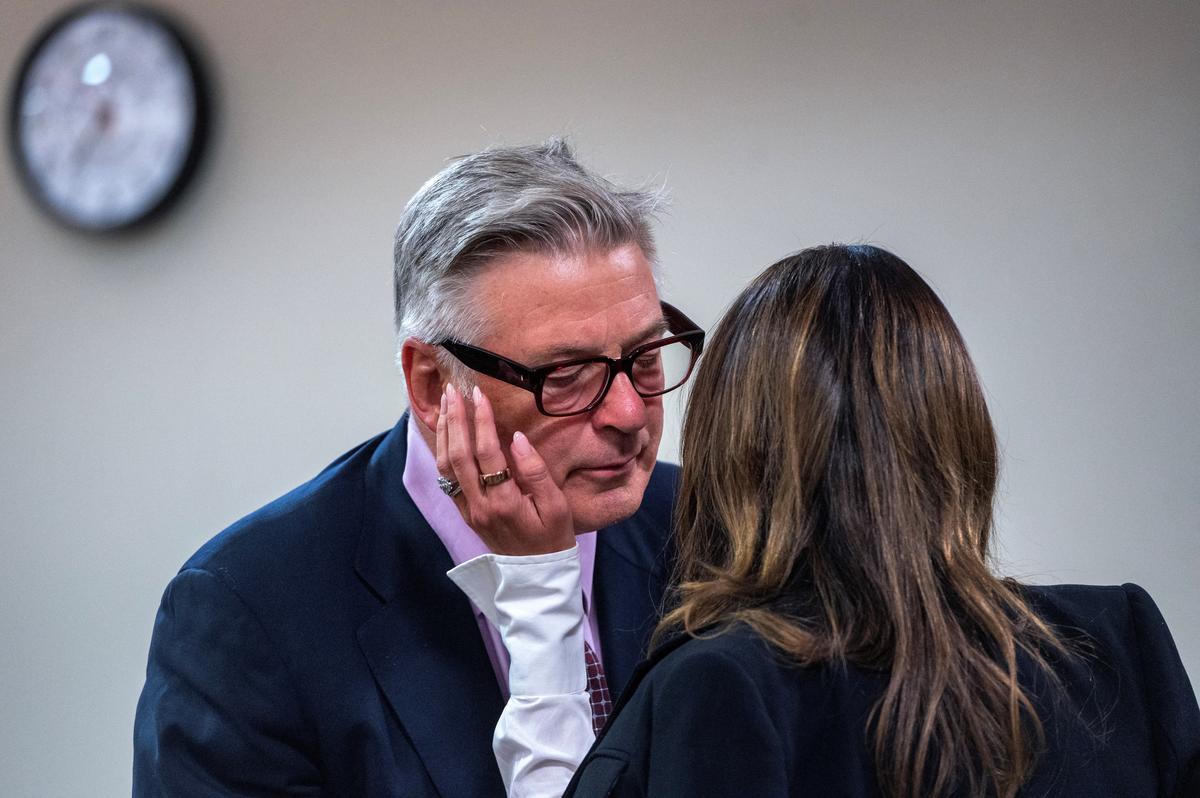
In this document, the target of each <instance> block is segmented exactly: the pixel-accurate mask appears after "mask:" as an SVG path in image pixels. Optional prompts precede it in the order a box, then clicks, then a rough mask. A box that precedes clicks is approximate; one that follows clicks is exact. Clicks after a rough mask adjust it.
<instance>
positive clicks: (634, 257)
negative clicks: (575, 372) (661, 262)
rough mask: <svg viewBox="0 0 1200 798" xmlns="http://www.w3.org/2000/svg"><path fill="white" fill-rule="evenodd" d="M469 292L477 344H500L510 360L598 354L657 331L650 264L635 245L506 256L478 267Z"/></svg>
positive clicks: (659, 311) (660, 319) (660, 326)
mask: <svg viewBox="0 0 1200 798" xmlns="http://www.w3.org/2000/svg"><path fill="white" fill-rule="evenodd" d="M476 287H477V288H478V289H479V290H480V292H481V296H480V297H479V300H480V304H481V305H482V307H481V310H483V311H484V315H485V316H486V329H487V332H486V333H485V337H486V338H487V339H488V340H487V342H484V341H480V342H478V343H479V345H481V346H485V347H486V346H487V345H488V344H491V345H493V346H497V347H501V346H505V347H507V348H508V350H509V351H506V352H503V354H506V355H509V356H510V357H518V356H524V357H527V358H528V357H531V356H539V357H551V358H558V357H571V356H575V355H578V356H585V355H595V354H601V351H600V350H605V351H609V350H612V349H613V348H614V347H616V348H622V347H626V346H632V345H635V344H637V343H640V342H641V340H644V339H645V338H646V337H647V336H650V337H653V336H655V335H657V334H658V333H660V332H661V331H662V329H664V327H663V322H664V320H663V317H662V309H661V306H660V303H659V299H658V291H657V287H656V286H655V283H654V277H653V274H652V273H651V271H650V264H649V262H648V261H647V260H646V258H645V256H644V255H642V253H641V250H640V249H638V248H637V247H636V246H633V247H632V250H626V251H620V249H618V250H612V251H609V252H606V253H590V254H587V255H582V256H580V255H572V256H562V255H541V254H524V253H522V254H520V255H517V256H506V257H505V258H504V259H503V260H501V261H500V262H497V263H495V264H494V265H492V266H489V267H486V268H485V271H484V272H483V273H482V274H481V275H480V277H479V279H478V281H477V282H476ZM639 339H641V340H639ZM518 350H519V351H518Z"/></svg>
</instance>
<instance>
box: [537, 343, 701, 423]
mask: <svg viewBox="0 0 1200 798" xmlns="http://www.w3.org/2000/svg"><path fill="white" fill-rule="evenodd" d="M691 364H692V350H691V347H689V346H688V345H687V344H685V343H684V342H682V341H675V342H673V343H669V344H666V345H664V346H660V347H656V348H654V349H650V350H647V351H645V352H642V353H641V355H640V356H639V357H638V358H637V359H635V360H634V361H633V364H632V367H631V368H630V373H631V374H632V375H633V387H634V388H635V389H636V390H637V392H638V393H639V394H642V395H643V396H653V395H655V394H660V393H665V392H667V391H670V390H672V389H674V388H678V387H679V386H680V385H682V384H683V381H684V380H685V379H687V376H688V369H689V368H690V366H691ZM607 379H608V364H607V363H577V364H575V365H573V366H563V367H562V368H557V369H554V370H553V371H551V372H550V373H549V374H547V375H546V378H545V381H544V382H543V383H542V407H543V408H545V410H546V412H548V413H570V412H572V411H575V410H582V409H583V408H585V407H587V406H588V405H589V404H591V403H592V402H593V401H595V400H596V398H597V397H599V396H600V394H601V392H602V391H603V390H604V383H605V382H606V381H607Z"/></svg>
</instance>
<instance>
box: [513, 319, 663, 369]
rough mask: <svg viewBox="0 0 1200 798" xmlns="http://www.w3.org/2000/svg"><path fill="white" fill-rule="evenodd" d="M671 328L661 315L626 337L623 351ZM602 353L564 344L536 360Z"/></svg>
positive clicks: (591, 355)
mask: <svg viewBox="0 0 1200 798" xmlns="http://www.w3.org/2000/svg"><path fill="white" fill-rule="evenodd" d="M669 329H670V324H669V323H668V322H667V318H666V316H663V315H660V316H659V317H658V318H657V319H655V320H654V321H653V322H652V323H651V324H650V325H649V326H647V327H646V328H645V329H644V330H642V331H641V332H639V333H637V334H636V335H632V336H630V337H629V338H627V339H625V341H624V342H623V343H622V345H621V352H622V353H625V352H628V351H629V350H630V349H633V348H634V347H635V346H639V345H641V344H644V343H649V342H650V341H653V340H655V339H657V338H661V337H662V334H663V333H665V332H667V331H668V330H669ZM602 355H604V353H603V352H598V351H597V350H596V347H594V346H572V345H564V346H556V347H554V348H553V349H548V350H546V351H545V352H541V353H539V354H538V356H537V358H536V360H535V362H536V363H538V364H540V365H548V364H550V363H554V362H557V361H559V360H572V359H574V358H581V357H600V356H602ZM604 356H607V355H604ZM538 367H539V366H535V368H538Z"/></svg>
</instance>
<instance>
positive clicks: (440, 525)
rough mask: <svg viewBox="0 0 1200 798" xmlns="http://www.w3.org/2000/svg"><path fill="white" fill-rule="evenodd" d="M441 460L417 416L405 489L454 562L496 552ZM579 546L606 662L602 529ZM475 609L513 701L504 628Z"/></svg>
mask: <svg viewBox="0 0 1200 798" xmlns="http://www.w3.org/2000/svg"><path fill="white" fill-rule="evenodd" d="M437 478H438V470H437V461H436V459H435V458H434V455H433V452H431V451H430V450H429V445H428V444H426V443H425V439H424V438H423V437H421V434H420V432H419V431H418V430H417V422H416V421H414V420H413V418H412V416H411V415H410V416H409V419H408V456H407V458H406V460H405V463H404V479H403V481H404V488H405V489H406V490H407V491H408V495H409V496H411V497H412V500H413V503H414V504H416V505H417V509H418V510H420V511H421V515H423V516H424V517H425V520H426V521H428V522H429V526H430V527H432V528H433V531H434V533H435V534H437V536H438V538H439V539H440V540H441V541H442V545H443V546H445V547H446V551H447V552H449V554H450V559H451V561H452V562H453V563H454V565H456V566H457V565H461V564H462V563H464V562H466V561H468V560H471V559H473V558H475V557H478V556H479V555H481V554H486V553H488V552H489V551H490V550H489V549H488V547H487V545H486V544H485V543H484V542H483V540H481V539H480V537H479V535H477V534H475V530H473V529H471V527H469V526H467V523H466V521H464V520H463V517H462V514H461V513H459V511H458V507H457V506H455V504H454V501H453V500H452V499H450V498H449V497H448V496H446V495H445V494H444V493H442V491H441V489H440V488H439V487H438V484H437ZM575 542H576V545H577V546H578V547H579V561H580V573H579V577H580V584H581V586H582V588H583V611H584V613H585V614H586V615H587V623H586V624H584V627H583V634H584V639H585V640H586V641H587V643H588V645H590V646H591V647H592V650H593V651H595V652H596V656H597V658H600V660H601V664H603V653H602V652H601V650H600V635H599V632H598V628H597V625H596V612H595V607H594V605H593V604H592V600H591V599H592V574H593V571H594V569H595V564H596V533H595V532H594V531H593V532H585V533H583V534H580V535H576V536H575ZM471 608H472V609H473V610H474V611H475V620H476V622H477V623H478V624H479V633H480V635H481V636H482V637H483V645H484V648H485V649H487V653H488V659H489V660H491V663H492V669H493V671H495V674H496V682H497V684H498V685H499V686H500V692H501V694H502V695H503V696H504V699H505V700H506V701H507V700H508V698H509V690H508V664H509V657H508V650H507V649H506V648H505V647H504V643H503V641H502V640H501V637H500V630H498V629H497V628H496V627H495V626H494V625H493V624H492V623H491V622H490V621H489V620H488V619H487V617H486V616H485V615H484V614H483V612H482V611H481V610H480V609H479V607H478V606H476V605H475V603H474V602H471Z"/></svg>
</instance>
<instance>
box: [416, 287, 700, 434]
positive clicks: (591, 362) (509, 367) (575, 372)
mask: <svg viewBox="0 0 1200 798" xmlns="http://www.w3.org/2000/svg"><path fill="white" fill-rule="evenodd" d="M662 310H663V318H664V319H666V322H667V330H668V331H669V332H671V333H673V335H671V336H670V337H668V338H660V339H658V340H657V341H651V342H650V343H646V344H642V345H641V346H638V347H634V349H633V350H632V351H631V352H630V353H629V354H627V355H625V357H622V358H619V359H617V360H614V359H612V358H609V357H584V358H576V359H574V360H560V361H557V362H554V363H550V364H548V365H545V366H541V367H540V368H530V367H528V366H523V365H521V364H520V363H517V362H516V361H515V360H509V359H508V358H506V357H504V356H502V355H497V354H496V353H495V352H489V351H488V350H486V349H480V348H479V347H477V346H471V345H470V344H464V343H462V342H460V341H452V340H446V341H442V342H441V343H440V344H438V345H439V346H441V347H442V348H444V349H445V350H446V351H447V352H449V353H450V354H452V355H454V356H455V357H456V358H458V359H459V360H460V361H461V362H462V363H463V364H464V365H466V366H467V367H468V368H470V369H472V370H473V371H478V372H479V373H480V374H486V375H487V376H489V377H494V378H496V379H498V380H500V381H501V382H506V383H508V384H509V385H515V386H517V387H518V388H524V389H525V390H527V391H530V392H531V393H532V394H533V396H534V399H535V400H536V402H537V409H538V412H540V413H541V414H542V415H546V416H573V415H575V414H577V413H586V412H588V411H589V410H592V409H594V408H595V407H596V406H597V405H599V404H600V403H601V402H603V401H604V397H605V396H607V395H608V389H609V388H611V387H612V384H613V381H614V380H615V379H616V378H617V375H618V374H624V375H625V376H626V377H628V378H629V382H630V384H632V385H633V389H634V390H635V391H637V393H638V395H639V396H642V397H646V398H649V397H651V396H661V395H663V394H664V393H668V392H670V391H673V390H675V389H676V388H678V387H679V386H680V385H683V384H684V383H685V382H687V378H688V377H689V376H690V375H691V373H692V368H693V367H694V366H695V365H696V361H697V360H698V359H699V358H700V353H701V351H703V349H704V330H702V329H700V327H698V326H697V325H696V323H695V322H694V321H692V320H691V319H689V318H688V317H687V316H685V315H683V313H681V312H680V311H679V310H678V309H676V308H674V307H672V306H671V305H668V304H667V303H666V302H663V303H662Z"/></svg>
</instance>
